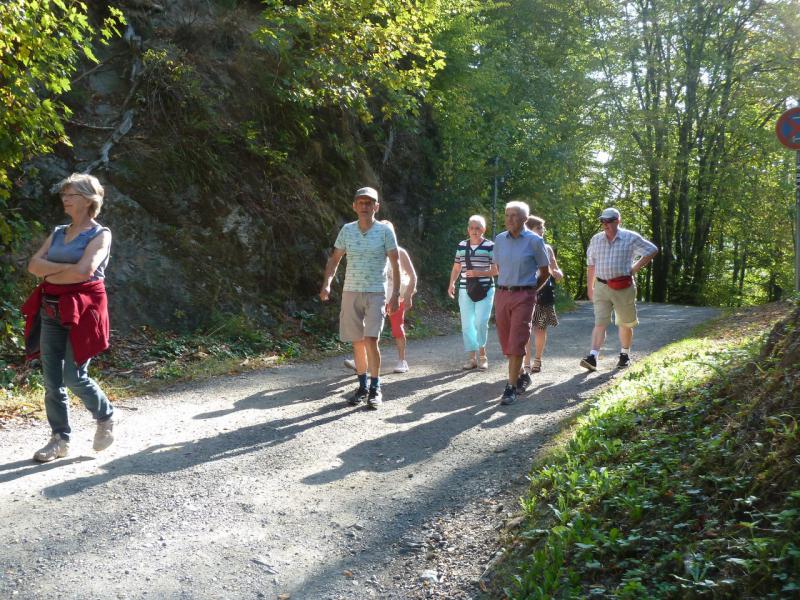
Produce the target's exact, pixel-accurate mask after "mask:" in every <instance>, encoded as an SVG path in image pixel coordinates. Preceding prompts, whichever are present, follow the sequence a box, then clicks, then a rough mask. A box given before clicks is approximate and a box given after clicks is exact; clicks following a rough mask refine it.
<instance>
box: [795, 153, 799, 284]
mask: <svg viewBox="0 0 800 600" xmlns="http://www.w3.org/2000/svg"><path fill="white" fill-rule="evenodd" d="M795 155H796V156H797V160H796V161H795V172H794V291H795V292H800V150H797V151H796V152H795Z"/></svg>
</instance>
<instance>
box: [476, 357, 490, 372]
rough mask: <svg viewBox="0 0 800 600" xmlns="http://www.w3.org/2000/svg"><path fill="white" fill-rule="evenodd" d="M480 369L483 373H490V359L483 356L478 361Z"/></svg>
mask: <svg viewBox="0 0 800 600" xmlns="http://www.w3.org/2000/svg"><path fill="white" fill-rule="evenodd" d="M478 369H479V370H481V371H488V370H489V359H488V358H486V357H485V356H481V357H480V358H479V359H478Z"/></svg>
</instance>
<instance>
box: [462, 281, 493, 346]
mask: <svg viewBox="0 0 800 600" xmlns="http://www.w3.org/2000/svg"><path fill="white" fill-rule="evenodd" d="M492 304H494V286H492V287H491V288H489V292H488V293H487V294H486V298H484V299H483V300H481V301H480V302H473V301H472V300H471V299H470V297H469V296H468V295H467V290H465V289H464V288H461V289H459V290H458V307H459V308H460V309H461V335H462V336H463V337H464V350H465V351H466V352H475V351H476V350H478V349H479V348H484V347H485V346H486V338H487V337H488V335H489V317H490V316H491V314H492Z"/></svg>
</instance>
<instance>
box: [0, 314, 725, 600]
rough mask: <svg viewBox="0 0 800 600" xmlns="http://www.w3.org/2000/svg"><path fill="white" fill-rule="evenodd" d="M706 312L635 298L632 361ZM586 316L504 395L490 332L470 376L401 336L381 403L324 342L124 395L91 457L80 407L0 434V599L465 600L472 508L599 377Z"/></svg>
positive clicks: (488, 527) (450, 342)
mask: <svg viewBox="0 0 800 600" xmlns="http://www.w3.org/2000/svg"><path fill="white" fill-rule="evenodd" d="M715 314H716V313H715V311H714V310H713V309H703V308H690V307H677V306H665V305H644V306H642V307H641V315H640V317H641V321H642V326H641V327H640V328H639V329H638V330H637V334H636V339H635V342H634V354H633V357H634V360H635V359H636V358H637V357H641V356H643V355H645V354H646V353H649V352H651V351H653V350H655V349H657V348H659V347H661V346H663V345H664V344H666V343H668V342H670V341H673V340H675V339H678V338H679V337H681V336H683V335H685V334H686V333H687V332H688V331H689V329H690V328H691V327H692V326H694V325H695V324H697V323H699V322H701V321H703V320H706V319H708V318H710V317H712V316H714V315H715ZM591 326H592V317H591V306H589V305H585V304H584V305H581V306H580V307H579V309H578V310H577V311H576V312H574V313H571V314H569V315H564V316H563V317H562V324H561V325H560V326H559V327H558V329H556V330H554V331H553V333H552V335H551V339H550V342H549V347H548V351H547V354H546V357H545V364H544V371H543V372H542V373H541V374H540V375H538V376H536V379H534V384H533V385H532V386H531V389H530V390H529V392H528V393H527V395H526V396H525V397H524V398H523V399H522V400H521V401H519V402H518V403H517V404H515V405H513V406H511V407H501V406H499V405H498V398H499V396H500V394H501V393H502V388H503V385H504V384H503V380H504V366H505V365H504V363H503V362H502V361H501V360H500V357H499V354H500V352H499V349H498V347H497V342H496V337H495V335H494V332H491V333H490V347H489V357H490V361H491V362H490V370H489V371H488V372H485V373H479V372H469V373H464V372H461V371H459V370H458V365H460V364H461V362H462V352H461V338H460V335H451V336H446V337H439V338H434V339H429V340H425V341H415V342H413V343H412V344H410V347H409V363H410V364H411V369H412V370H411V371H410V372H409V373H407V374H405V375H393V374H387V375H386V376H385V378H384V398H385V400H386V402H385V403H384V405H383V407H382V408H381V410H380V411H378V412H369V411H367V410H365V409H363V408H352V407H349V406H348V405H347V404H346V403H345V401H344V396H345V394H347V393H349V392H350V391H351V390H352V389H353V387H354V385H353V383H354V377H353V375H352V374H351V373H348V372H346V371H345V370H344V369H343V368H342V366H341V359H340V358H337V359H330V360H327V361H325V362H321V363H316V364H305V365H293V366H286V367H280V368H276V369H270V370H266V371H263V372H259V373H252V374H248V375H242V376H239V377H232V378H222V379H216V380H213V381H209V382H206V383H203V384H199V385H192V386H190V387H185V388H181V389H175V390H172V391H171V392H169V393H166V394H163V395H158V396H152V397H145V398H141V399H137V400H136V401H135V402H127V403H125V404H124V405H120V406H118V409H119V410H118V416H119V417H120V423H119V425H118V428H117V430H118V441H117V442H116V443H115V444H114V446H112V447H111V448H110V449H109V450H107V451H106V452H104V453H101V454H96V453H94V452H93V451H92V450H91V437H92V434H93V424H92V423H91V422H90V421H89V419H87V414H85V411H75V412H74V416H73V419H74V427H73V429H74V431H75V433H73V443H72V453H71V456H70V457H68V458H65V459H61V460H58V461H56V462H54V463H50V464H47V465H37V464H35V463H33V462H32V461H31V460H30V457H31V456H32V453H33V451H34V450H35V449H36V448H37V447H39V446H40V445H41V444H42V443H43V442H44V441H45V440H46V438H47V435H48V432H47V430H46V426H45V425H39V426H36V427H25V428H11V429H4V430H0V522H1V523H2V529H0V597H4V598H5V597H12V596H13V597H14V598H52V597H57V596H59V597H64V598H277V597H279V596H280V595H281V594H290V595H291V598H292V599H298V598H309V599H317V598H370V597H376V598H388V597H390V598H411V597H425V596H433V595H436V596H440V597H449V598H454V597H468V596H469V594H470V593H472V592H474V591H475V589H476V588H474V587H473V588H471V589H472V592H470V586H471V585H472V584H471V583H470V582H471V581H474V579H476V577H477V576H479V575H480V573H481V572H482V571H483V569H484V568H485V562H486V560H487V559H488V557H490V556H491V552H492V551H493V549H492V548H491V547H488V546H487V545H486V544H487V540H490V539H491V538H492V527H493V525H492V523H491V522H489V521H481V519H480V514H481V511H484V512H486V511H491V514H500V513H502V512H503V511H511V510H516V507H514V506H509V499H508V498H509V494H512V496H510V497H511V498H512V500H511V503H512V504H513V493H514V491H513V490H514V484H513V481H514V480H517V481H519V478H520V476H523V475H524V474H525V472H526V471H527V468H528V465H529V463H530V460H531V458H532V457H533V456H534V455H535V454H536V451H537V448H539V447H540V446H541V445H542V444H543V443H545V442H546V441H547V440H548V438H549V435H551V433H552V432H553V431H554V430H555V428H556V427H557V425H558V423H559V422H561V421H562V420H563V419H565V418H567V417H569V416H570V415H571V414H573V413H574V412H575V411H577V410H578V409H579V407H580V405H581V402H582V400H583V399H584V398H586V397H587V396H589V395H591V394H592V393H593V392H594V391H596V390H597V388H598V387H599V386H601V385H603V384H604V383H605V382H606V381H608V380H609V378H610V377H612V376H613V374H614V370H613V365H614V363H615V360H616V357H615V354H616V352H618V348H617V340H616V332H615V331H614V330H613V328H612V330H611V331H610V335H609V344H608V346H607V347H608V351H607V352H606V353H605V354H604V356H603V357H601V361H600V370H599V371H598V372H597V373H594V374H587V373H586V372H584V371H583V369H580V368H579V367H578V360H579V359H580V357H581V356H582V355H583V354H585V352H586V347H587V345H588V341H589V335H590V330H591ZM387 347H388V345H387ZM384 354H385V356H386V357H387V360H386V363H387V365H388V366H389V367H391V365H393V364H394V360H393V359H394V351H393V349H385V350H384ZM503 498H505V499H503ZM481 507H483V508H481ZM473 514H474V515H475V517H474V518H473V517H471V516H470V515H473ZM459 519H461V522H462V524H461V525H459V527H457V528H456V527H454V524H455V523H459V522H460V521H459ZM464 519H467V522H468V523H471V524H472V527H469V528H467V529H466V530H464V524H463V520H464ZM456 530H457V533H454V532H455V531H456ZM449 535H453V536H456V537H458V539H452V540H448V539H447V536H449ZM448 565H450V566H449V567H448ZM426 579H427V582H426V581H425V580H426Z"/></svg>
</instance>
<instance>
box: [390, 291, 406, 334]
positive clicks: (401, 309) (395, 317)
mask: <svg viewBox="0 0 800 600" xmlns="http://www.w3.org/2000/svg"><path fill="white" fill-rule="evenodd" d="M405 316H406V303H405V302H403V301H402V300H401V301H400V303H399V304H398V305H397V310H396V311H394V312H393V313H392V314H391V315H389V322H390V323H391V324H392V337H395V338H402V337H406V328H405Z"/></svg>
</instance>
